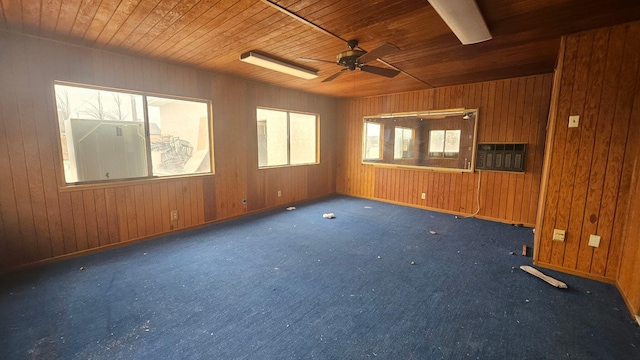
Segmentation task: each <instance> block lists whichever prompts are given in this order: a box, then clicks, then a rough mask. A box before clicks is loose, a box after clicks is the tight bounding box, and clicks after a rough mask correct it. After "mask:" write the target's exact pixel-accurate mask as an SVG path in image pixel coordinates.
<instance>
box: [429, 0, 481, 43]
mask: <svg viewBox="0 0 640 360" xmlns="http://www.w3.org/2000/svg"><path fill="white" fill-rule="evenodd" d="M428 1H429V3H430V4H431V6H432V7H433V8H434V9H435V10H436V12H437V13H438V15H440V17H441V18H442V20H444V22H445V23H446V24H447V26H449V28H450V29H451V31H453V33H454V34H455V35H456V36H457V37H458V39H460V42H462V44H463V45H470V44H476V43H479V42H483V41H487V40H490V39H491V34H490V33H489V29H488V28H487V24H486V23H485V22H484V19H483V18H482V14H481V13H480V9H479V8H478V4H476V2H475V0H428Z"/></svg>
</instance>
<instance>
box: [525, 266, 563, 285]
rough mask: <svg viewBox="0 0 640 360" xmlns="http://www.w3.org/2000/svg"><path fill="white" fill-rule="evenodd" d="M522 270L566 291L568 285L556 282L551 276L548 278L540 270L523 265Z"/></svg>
mask: <svg viewBox="0 0 640 360" xmlns="http://www.w3.org/2000/svg"><path fill="white" fill-rule="evenodd" d="M520 269H522V270H523V271H526V272H528V273H529V274H531V275H533V276H535V277H537V278H540V279H542V280H544V281H546V282H547V283H549V284H551V285H553V286H555V287H557V288H560V289H566V288H567V284H565V283H563V282H562V281H560V280H556V279H554V278H552V277H551V276H547V275H545V274H543V273H542V272H541V271H539V270H538V269H534V268H532V267H531V266H527V265H522V266H520Z"/></svg>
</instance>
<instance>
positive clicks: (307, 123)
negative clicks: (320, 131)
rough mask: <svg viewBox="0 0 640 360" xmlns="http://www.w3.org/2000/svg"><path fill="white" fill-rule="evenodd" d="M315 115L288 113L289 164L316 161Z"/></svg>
mask: <svg viewBox="0 0 640 360" xmlns="http://www.w3.org/2000/svg"><path fill="white" fill-rule="evenodd" d="M316 129H317V126H316V116H315V115H308V114H296V113H290V114H289V143H290V151H291V154H290V157H291V160H290V164H291V165H295V164H312V163H315V162H316Z"/></svg>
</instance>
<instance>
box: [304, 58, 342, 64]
mask: <svg viewBox="0 0 640 360" xmlns="http://www.w3.org/2000/svg"><path fill="white" fill-rule="evenodd" d="M298 60H300V61H315V62H324V63H329V64H335V63H336V62H335V61H329V60H320V59H310V58H298Z"/></svg>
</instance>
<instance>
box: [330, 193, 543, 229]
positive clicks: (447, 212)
mask: <svg viewBox="0 0 640 360" xmlns="http://www.w3.org/2000/svg"><path fill="white" fill-rule="evenodd" d="M336 194H338V195H344V196H351V197H355V198H360V199H367V200H373V201H380V202H384V203H388V204H394V205H401V206H407V207H412V208H416V209H423V210H429V211H435V212H440V213H445V214H451V215H456V216H460V217H467V216H470V215H471V214H469V213H463V212H459V211H452V210H446V209H440V208H434V207H429V206H422V205H417V204H409V203H403V202H400V201H394V200H387V199H380V198H376V197H370V196H360V195H353V194H347V193H341V192H338V193H336ZM473 217H474V218H476V219H482V220H489V221H494V222H499V223H503V224H509V225H516V226H522V227H528V228H533V227H535V224H530V223H521V222H517V221H512V220H506V219H500V218H494V217H490V216H482V215H475V216H473Z"/></svg>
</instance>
